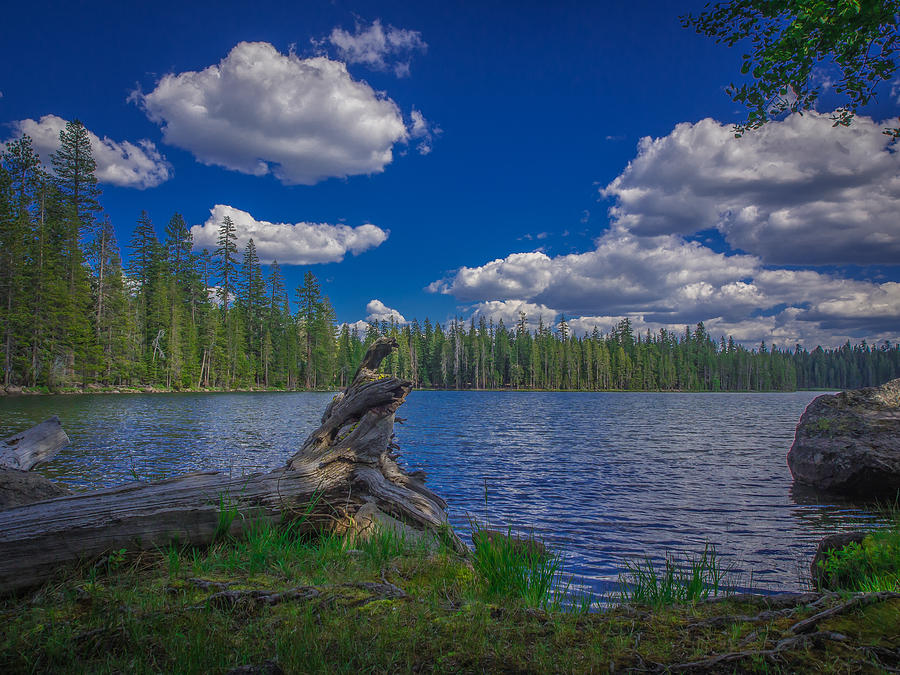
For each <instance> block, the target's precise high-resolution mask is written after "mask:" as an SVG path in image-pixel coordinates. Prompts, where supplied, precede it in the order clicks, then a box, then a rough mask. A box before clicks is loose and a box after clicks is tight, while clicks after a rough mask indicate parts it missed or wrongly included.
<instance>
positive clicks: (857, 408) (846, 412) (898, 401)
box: [787, 379, 900, 497]
mask: <svg viewBox="0 0 900 675" xmlns="http://www.w3.org/2000/svg"><path fill="white" fill-rule="evenodd" d="M787 461H788V466H789V467H790V469H791V473H792V474H793V476H794V480H797V481H799V482H801V483H806V484H807V485H811V486H813V487H815V488H817V489H819V490H826V491H830V492H841V493H846V494H853V495H858V496H865V497H893V496H894V495H896V494H897V492H898V490H900V379H896V380H891V381H890V382H888V383H887V384H884V385H882V386H880V387H868V388H866V389H854V390H850V391H842V392H841V393H839V394H833V395H831V394H828V395H825V396H819V397H818V398H816V399H815V400H814V401H813V402H812V403H810V404H809V406H807V408H806V411H805V412H804V413H803V415H802V416H801V417H800V422H799V424H797V430H796V432H795V433H794V444H793V445H792V446H791V449H790V451H789V452H788V457H787Z"/></svg>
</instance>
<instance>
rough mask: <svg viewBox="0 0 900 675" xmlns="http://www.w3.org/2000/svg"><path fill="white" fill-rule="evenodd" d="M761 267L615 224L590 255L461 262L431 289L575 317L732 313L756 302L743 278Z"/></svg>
mask: <svg viewBox="0 0 900 675" xmlns="http://www.w3.org/2000/svg"><path fill="white" fill-rule="evenodd" d="M757 266H758V261H757V259H756V258H753V257H751V256H740V255H733V256H726V255H724V254H721V253H716V252H714V251H712V250H711V249H709V248H706V247H704V246H701V245H700V244H697V243H689V242H685V241H684V240H682V239H681V238H680V237H675V236H672V235H668V236H658V237H636V236H634V235H632V234H630V233H628V232H626V231H623V230H621V229H613V230H611V231H610V232H608V233H607V234H606V235H604V236H603V237H600V238H599V239H598V240H597V241H596V247H595V248H594V250H592V251H588V252H586V253H573V254H569V255H561V256H556V257H550V256H548V255H547V254H546V253H542V252H537V251H535V252H531V253H513V254H511V255H509V256H507V257H506V258H502V259H497V260H493V261H491V262H489V263H486V264H485V265H482V266H480V267H474V268H471V267H462V268H460V269H459V270H457V272H456V273H455V274H453V275H452V276H451V277H449V278H447V279H443V280H439V281H436V282H433V283H432V284H431V285H429V286H428V290H430V291H432V292H440V293H445V294H452V295H453V296H454V297H456V298H458V299H460V300H462V301H464V302H479V301H487V300H494V299H504V300H507V299H509V300H523V301H528V302H535V303H539V304H543V305H545V306H547V307H553V308H554V309H556V310H558V311H561V312H565V313H566V314H569V315H574V316H577V315H585V314H587V315H591V314H614V313H616V314H617V313H621V312H627V311H633V310H634V309H635V308H636V307H641V308H644V310H645V311H654V312H662V313H671V312H674V311H684V310H685V308H690V309H691V310H699V309H700V307H704V308H705V310H706V311H711V310H716V311H722V312H731V311H735V310H736V309H738V306H739V305H740V304H747V303H748V302H749V300H748V299H747V296H748V294H751V293H752V292H751V291H748V290H747V289H746V288H744V286H743V285H742V284H741V279H743V278H745V277H747V276H749V275H750V274H752V273H753V272H754V271H755V270H756V268H757Z"/></svg>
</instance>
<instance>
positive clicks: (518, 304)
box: [471, 300, 559, 330]
mask: <svg viewBox="0 0 900 675" xmlns="http://www.w3.org/2000/svg"><path fill="white" fill-rule="evenodd" d="M471 309H472V316H473V317H474V318H475V320H476V321H478V319H480V318H481V317H484V318H485V319H493V320H494V323H495V324H496V323H499V322H500V320H501V319H502V320H503V325H504V326H506V328H514V327H515V326H516V324H517V323H518V322H519V318H520V313H521V312H524V313H525V323H526V325H527V326H528V328H529V330H534V329H535V328H537V326H538V323H539V321H541V320H543V322H544V325H545V326H552V325H554V323H555V322H556V317H557V316H558V315H559V312H557V311H556V310H555V309H550V308H549V307H547V306H545V305H539V304H535V303H533V302H522V301H521V300H490V301H487V302H479V303H478V304H476V305H475V306H474V307H472V308H471Z"/></svg>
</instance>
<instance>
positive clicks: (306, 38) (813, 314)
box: [0, 2, 900, 346]
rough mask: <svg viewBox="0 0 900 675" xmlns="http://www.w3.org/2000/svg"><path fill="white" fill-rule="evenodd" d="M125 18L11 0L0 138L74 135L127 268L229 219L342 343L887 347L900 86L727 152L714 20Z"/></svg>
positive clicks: (524, 11)
mask: <svg viewBox="0 0 900 675" xmlns="http://www.w3.org/2000/svg"><path fill="white" fill-rule="evenodd" d="M132 4H133V3H80V4H75V3H58V2H54V3H47V2H34V3H17V4H16V5H15V6H9V7H7V8H6V9H5V10H4V23H5V24H6V25H7V26H12V27H14V30H9V31H6V35H5V36H4V40H3V41H2V42H0V59H2V62H3V63H4V64H6V67H4V68H3V69H2V70H0V92H2V97H0V124H3V125H4V126H3V127H2V128H0V140H4V139H9V138H12V137H15V136H18V135H19V134H20V133H22V132H27V133H30V134H31V135H32V136H33V137H34V138H35V141H36V144H37V146H38V147H39V148H41V149H42V150H43V151H44V152H45V154H49V152H52V149H53V147H52V146H53V143H54V139H55V137H56V133H57V132H58V128H59V126H60V125H62V124H64V121H65V120H69V119H72V118H75V117H77V118H79V119H81V121H82V122H83V123H84V124H85V126H86V127H87V128H88V129H89V130H90V131H91V132H92V133H93V134H95V135H96V140H95V155H96V156H97V158H98V164H99V171H98V173H99V175H100V176H101V179H102V180H103V186H102V187H103V197H102V199H101V203H102V204H103V206H104V208H105V210H106V212H107V213H108V214H109V216H110V218H111V219H112V221H113V223H114V224H115V226H116V230H117V232H118V236H119V242H120V245H121V246H122V248H123V253H124V255H125V256H126V257H127V255H128V249H127V244H128V241H129V239H130V236H131V232H132V230H133V228H134V223H135V221H136V220H137V218H138V216H139V215H140V212H141V210H142V209H146V210H147V211H148V213H149V214H150V216H151V219H152V220H153V222H154V224H155V225H156V228H157V231H158V232H159V233H160V234H162V232H163V229H164V227H165V223H166V222H167V221H168V219H169V218H170V217H171V215H172V214H173V213H174V212H176V211H177V212H180V213H182V214H183V215H184V217H185V219H186V220H187V222H188V223H189V224H190V225H195V226H197V228H196V229H195V231H194V232H195V239H196V241H197V242H198V245H199V244H202V243H203V242H205V241H209V240H210V238H211V237H213V236H214V234H215V225H216V224H217V222H218V220H220V219H221V217H222V216H223V215H225V214H229V215H232V217H233V218H234V219H235V221H236V222H237V223H238V227H239V232H238V234H239V235H241V236H243V237H244V238H246V237H247V236H250V235H251V234H252V235H253V236H254V239H255V241H256V243H257V245H260V243H261V241H264V242H266V244H265V246H260V249H261V252H262V253H263V256H264V257H265V254H266V253H267V252H268V253H269V255H270V256H274V257H277V258H278V259H279V262H281V263H289V262H294V263H296V264H286V265H285V264H283V269H284V271H285V272H286V274H287V277H288V282H289V286H290V288H294V287H295V286H296V285H297V284H298V283H299V281H300V279H301V278H302V275H303V272H304V271H305V270H306V269H312V270H313V271H314V273H315V274H316V275H317V276H318V277H319V278H320V280H321V281H322V282H323V290H324V291H325V292H326V293H327V294H328V296H329V297H330V299H331V300H332V303H333V304H334V306H335V309H336V311H337V314H338V318H339V320H340V321H346V322H354V321H357V320H361V319H366V318H367V317H384V316H387V315H389V314H390V313H391V312H393V313H394V314H395V315H396V316H397V317H398V318H399V317H402V318H403V319H412V318H413V317H417V318H419V319H420V320H422V319H424V318H425V317H426V316H428V317H430V318H431V319H432V320H439V321H444V320H446V318H447V317H449V316H452V315H454V314H457V315H460V316H463V317H465V318H468V317H470V316H475V317H478V316H482V315H483V316H489V317H492V318H494V319H495V320H496V319H499V318H501V317H503V318H504V320H505V321H507V323H509V321H510V320H511V319H513V318H514V317H516V316H517V315H518V312H519V311H520V310H524V311H526V312H527V313H528V314H529V316H530V317H532V318H533V319H535V320H536V319H537V317H538V316H539V315H543V317H544V320H545V322H548V321H550V320H552V319H555V318H558V317H559V316H560V315H562V314H565V315H566V316H567V317H568V318H570V319H574V321H573V326H574V327H575V328H576V330H591V329H592V328H593V327H594V326H598V327H599V328H600V329H601V330H604V331H605V330H608V328H609V327H610V326H611V325H613V324H614V323H615V322H616V321H617V320H619V319H620V318H621V317H624V316H628V317H629V318H631V319H632V322H633V323H634V324H635V325H636V326H637V327H638V328H640V329H650V330H654V331H655V330H657V329H658V328H660V327H663V326H665V327H671V328H674V329H677V330H679V331H680V330H681V328H682V327H683V326H684V325H685V324H686V323H687V324H694V323H696V322H697V321H700V320H703V321H705V322H706V324H707V326H708V328H709V329H710V332H711V333H712V334H713V335H716V336H718V335H720V334H725V335H729V334H731V335H734V336H735V338H736V339H739V340H741V341H744V342H747V343H758V342H759V340H761V339H765V340H766V341H767V342H773V341H774V342H776V343H778V344H781V345H793V344H794V343H795V342H797V341H801V342H803V343H804V344H806V345H808V346H813V345H815V344H819V343H821V344H825V345H833V344H839V343H841V342H843V341H844V340H846V339H848V338H849V339H852V340H854V341H855V340H857V339H860V338H867V339H869V340H870V341H876V340H884V339H890V340H892V341H893V340H897V339H898V337H900V284H898V283H897V282H898V281H900V268H898V261H900V223H898V220H897V214H898V213H900V209H898V207H900V185H898V174H900V171H898V169H900V163H898V155H900V153H895V152H893V151H892V150H891V149H890V148H888V147H887V146H886V138H885V137H884V136H883V135H881V133H880V129H881V128H882V126H883V125H882V124H881V122H882V121H883V120H888V119H889V118H892V117H893V118H896V117H897V116H898V115H900V102H898V96H900V85H897V84H896V83H888V84H887V85H885V87H884V88H883V90H882V91H880V94H879V101H878V103H877V104H876V105H873V106H872V107H871V108H870V109H867V110H866V111H865V113H866V115H868V117H864V118H860V119H859V121H858V123H857V124H856V125H855V126H854V127H853V128H851V129H849V130H848V129H831V123H830V120H829V117H828V114H827V113H828V111H829V110H830V108H829V106H834V104H835V100H836V99H834V98H831V97H830V94H829V93H828V92H827V88H826V95H825V96H824V97H823V100H822V105H821V110H822V113H823V114H821V115H816V114H808V115H804V116H803V117H802V118H800V117H796V118H790V119H786V120H784V121H782V122H778V123H776V124H774V125H770V126H769V127H768V128H767V129H766V130H765V131H764V132H758V133H755V134H748V135H747V136H745V137H744V138H743V139H741V140H735V139H733V138H731V133H730V128H731V125H732V124H733V123H734V122H737V121H740V120H741V119H742V111H741V110H739V109H738V108H737V106H736V105H735V104H734V103H733V102H732V101H731V100H730V99H729V98H728V96H727V95H726V94H725V92H724V88H725V86H726V85H728V84H729V83H730V82H733V81H736V80H738V79H739V74H738V73H739V67H740V60H741V54H742V53H743V52H742V51H741V50H740V48H739V47H738V48H734V49H728V48H726V47H723V46H721V45H716V44H715V43H714V42H713V41H712V40H709V39H707V38H704V37H701V36H699V35H696V34H694V33H693V32H691V31H689V30H687V29H684V28H682V27H681V26H680V22H679V15H680V14H682V13H684V12H687V11H694V12H696V11H699V10H700V9H702V3H674V2H657V3H649V2H648V3H642V2H636V3H615V4H613V3H583V2H570V3H565V2H562V3H554V4H553V5H552V6H548V5H547V3H531V2H515V3H513V2H483V3H445V4H443V5H436V4H435V5H433V4H430V3H424V4H422V3H406V2H403V3H346V2H304V3H294V4H293V5H290V6H289V5H287V4H285V3H269V2H255V3H253V4H252V5H248V4H246V3H227V2H218V3H202V2H191V3H184V2H181V3H152V5H148V6H146V7H135V6H131V5H132ZM819 76H820V77H821V79H822V81H823V82H827V80H828V79H829V77H833V76H834V74H833V73H830V72H829V71H828V70H827V69H823V70H822V71H821V73H820V74H819ZM892 85H893V86H892ZM642 139H643V140H642ZM208 221H209V222H208ZM298 223H300V224H301V225H296V224H298ZM204 224H206V225H204ZM291 225H293V227H291ZM201 226H202V227H201Z"/></svg>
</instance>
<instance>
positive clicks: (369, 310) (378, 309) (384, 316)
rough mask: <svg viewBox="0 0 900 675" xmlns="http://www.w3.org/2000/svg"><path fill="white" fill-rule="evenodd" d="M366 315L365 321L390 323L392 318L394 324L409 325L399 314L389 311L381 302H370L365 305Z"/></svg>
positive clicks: (394, 310)
mask: <svg viewBox="0 0 900 675" xmlns="http://www.w3.org/2000/svg"><path fill="white" fill-rule="evenodd" d="M366 314H367V316H366V321H390V320H391V317H393V319H394V323H399V324H405V323H409V322H408V321H407V320H406V319H405V318H404V316H403V315H402V314H401V313H400V312H398V311H397V310H396V309H391V308H390V307H388V306H387V305H385V304H384V303H383V302H382V301H381V300H370V301H369V304H367V305H366Z"/></svg>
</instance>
